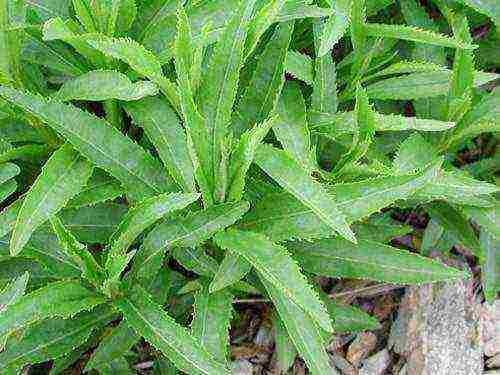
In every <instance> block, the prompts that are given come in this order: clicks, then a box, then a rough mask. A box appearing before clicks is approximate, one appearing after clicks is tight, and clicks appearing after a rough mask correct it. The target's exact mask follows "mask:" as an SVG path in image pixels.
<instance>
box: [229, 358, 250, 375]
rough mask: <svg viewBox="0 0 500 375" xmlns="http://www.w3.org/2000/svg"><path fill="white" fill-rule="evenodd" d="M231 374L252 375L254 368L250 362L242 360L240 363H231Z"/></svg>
mask: <svg viewBox="0 0 500 375" xmlns="http://www.w3.org/2000/svg"><path fill="white" fill-rule="evenodd" d="M231 374H232V375H252V374H253V366H252V364H251V363H250V362H248V361H247V360H245V359H240V360H239V361H234V362H231Z"/></svg>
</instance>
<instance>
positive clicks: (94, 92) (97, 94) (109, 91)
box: [55, 70, 158, 101]
mask: <svg viewBox="0 0 500 375" xmlns="http://www.w3.org/2000/svg"><path fill="white" fill-rule="evenodd" d="M157 93H158V88H157V87H156V85H155V84H154V83H152V82H149V81H138V82H135V83H132V82H131V81H130V79H128V77H127V76H126V75H125V74H122V73H119V72H115V71H113V70H94V71H91V72H88V73H85V74H82V75H81V76H78V77H76V78H73V79H72V80H69V81H66V82H65V83H64V84H63V85H62V87H61V89H60V90H59V91H58V92H57V94H56V95H55V98H56V99H57V100H61V101H69V100H92V101H101V100H107V99H119V100H126V101H130V100H139V99H141V98H144V97H145V96H154V95H156V94H157Z"/></svg>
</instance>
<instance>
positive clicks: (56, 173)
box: [10, 144, 92, 255]
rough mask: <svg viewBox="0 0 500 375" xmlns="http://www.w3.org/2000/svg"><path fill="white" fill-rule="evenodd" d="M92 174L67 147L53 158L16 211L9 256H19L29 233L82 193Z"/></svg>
mask: <svg viewBox="0 0 500 375" xmlns="http://www.w3.org/2000/svg"><path fill="white" fill-rule="evenodd" d="M91 174H92V165H91V164H90V163H89V162H88V161H87V160H86V159H85V158H83V157H82V156H80V155H79V154H78V153H77V152H75V151H74V150H73V148H72V147H71V146H70V145H69V144H66V145H64V146H62V147H61V148H60V149H59V150H58V151H56V152H55V153H54V154H53V155H52V157H51V158H50V159H49V161H48V162H47V163H46V164H45V166H44V168H43V171H42V173H41V174H40V175H39V176H38V178H37V180H36V181H35V183H34V184H33V185H32V187H31V188H30V190H29V191H28V193H27V194H26V197H25V198H24V200H23V204H22V206H21V209H20V210H19V214H18V215H17V219H16V224H15V226H14V231H13V233H12V238H11V242H10V252H11V254H12V255H17V254H19V253H20V252H21V251H22V249H23V247H24V245H26V243H27V242H28V241H29V239H30V237H31V234H32V233H33V232H34V231H35V230H36V229H37V228H38V227H39V226H40V225H42V224H43V223H44V222H45V221H47V220H48V218H49V217H50V216H51V215H54V214H56V213H57V212H58V211H59V210H60V209H61V208H63V207H64V206H65V205H66V203H67V202H68V201H69V200H70V199H71V198H72V197H73V196H75V195H76V194H78V193H79V192H80V191H81V189H82V188H83V186H84V185H85V184H86V183H87V180H88V179H89V177H90V175H91Z"/></svg>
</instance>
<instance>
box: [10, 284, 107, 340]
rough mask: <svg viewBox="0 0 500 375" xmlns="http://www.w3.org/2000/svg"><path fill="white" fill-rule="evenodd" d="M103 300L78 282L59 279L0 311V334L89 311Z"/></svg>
mask: <svg viewBox="0 0 500 375" xmlns="http://www.w3.org/2000/svg"><path fill="white" fill-rule="evenodd" d="M104 301H105V300H104V298H103V297H102V296H101V295H98V294H96V293H95V292H92V291H90V290H88V289H87V288H85V287H84V286H83V285H81V284H80V283H79V282H77V281H60V282H55V283H49V284H47V286H45V287H43V288H40V289H37V290H35V291H34V292H31V293H29V294H26V295H24V296H23V297H21V298H20V299H18V300H17V301H16V302H15V303H13V304H12V305H9V306H7V308H6V309H5V310H3V311H2V313H1V314H0V334H1V336H2V337H3V336H4V335H10V334H11V333H12V332H14V331H16V330H18V329H20V328H23V327H26V326H27V325H29V324H32V323H35V322H38V321H40V320H43V319H47V318H54V317H61V318H68V317H71V316H73V315H75V314H77V313H78V312H80V311H83V310H91V309H92V308H93V307H94V306H97V305H100V304H101V303H103V302H104Z"/></svg>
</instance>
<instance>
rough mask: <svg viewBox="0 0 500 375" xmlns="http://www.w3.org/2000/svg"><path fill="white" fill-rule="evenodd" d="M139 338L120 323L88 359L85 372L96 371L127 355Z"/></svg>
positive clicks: (123, 322) (124, 324)
mask: <svg viewBox="0 0 500 375" xmlns="http://www.w3.org/2000/svg"><path fill="white" fill-rule="evenodd" d="M139 339H140V337H139V336H138V335H137V334H136V333H135V331H134V330H133V329H132V328H130V326H129V325H128V324H127V323H126V322H125V321H121V322H120V324H118V325H117V326H116V327H113V330H112V331H111V332H110V333H109V335H107V336H105V337H104V338H103V339H102V341H101V342H100V343H99V346H98V347H97V348H96V350H94V352H93V353H92V356H91V357H90V359H89V361H88V362H87V365H86V366H85V371H90V370H92V369H97V368H99V367H101V366H102V365H105V364H106V363H107V362H110V361H113V360H115V359H117V358H119V357H120V356H122V355H123V354H125V353H127V352H128V351H129V350H130V349H131V348H132V346H133V345H134V344H135V343H137V341H139Z"/></svg>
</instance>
